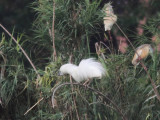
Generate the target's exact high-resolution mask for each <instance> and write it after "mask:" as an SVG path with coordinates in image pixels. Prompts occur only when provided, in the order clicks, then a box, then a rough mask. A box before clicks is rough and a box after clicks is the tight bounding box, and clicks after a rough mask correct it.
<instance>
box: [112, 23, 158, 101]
mask: <svg viewBox="0 0 160 120" xmlns="http://www.w3.org/2000/svg"><path fill="white" fill-rule="evenodd" d="M115 24H116V25H117V27H118V29H119V30H120V31H121V32H122V34H123V35H124V36H125V38H126V39H127V40H128V42H129V43H130V45H131V46H132V48H133V49H134V51H135V52H136V54H137V56H138V59H139V61H140V64H141V66H142V67H143V69H144V70H145V72H146V73H147V75H148V77H149V79H150V81H151V84H152V87H153V90H154V93H155V95H156V97H157V99H158V100H159V102H160V95H159V92H158V90H157V86H156V84H155V82H154V81H153V80H152V78H151V76H150V74H149V72H148V70H147V67H146V66H145V65H144V63H143V61H142V60H141V57H140V56H139V54H138V53H137V51H136V49H135V47H134V46H133V44H132V43H131V41H130V40H129V38H128V37H127V35H126V34H125V33H124V32H123V30H122V29H121V28H120V27H119V25H118V24H117V23H115Z"/></svg>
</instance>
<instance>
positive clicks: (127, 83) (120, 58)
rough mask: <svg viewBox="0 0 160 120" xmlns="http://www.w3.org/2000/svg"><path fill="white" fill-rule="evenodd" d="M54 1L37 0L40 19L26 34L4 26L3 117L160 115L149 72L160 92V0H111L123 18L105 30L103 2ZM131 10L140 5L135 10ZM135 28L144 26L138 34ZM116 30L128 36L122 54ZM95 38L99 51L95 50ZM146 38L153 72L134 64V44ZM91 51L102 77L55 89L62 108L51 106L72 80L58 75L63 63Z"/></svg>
mask: <svg viewBox="0 0 160 120" xmlns="http://www.w3.org/2000/svg"><path fill="white" fill-rule="evenodd" d="M54 1H55V2H54V3H55V4H54V3H53V1H51V0H38V1H35V2H33V3H32V4H31V5H30V9H32V10H34V12H35V13H36V15H35V16H36V19H35V20H34V22H33V23H32V27H31V28H29V29H28V32H26V33H17V32H15V29H13V30H12V31H10V32H11V33H12V35H13V36H14V37H15V38H16V42H15V39H14V38H13V36H8V33H6V32H5V30H3V29H2V30H1V31H3V32H2V33H1V42H0V59H1V61H0V63H1V66H0V100H1V101H0V103H1V105H0V119H2V120H7V119H11V120H19V119H20V120H25V119H26V120H120V119H123V120H158V119H160V105H159V103H160V101H159V100H158V99H157V97H156V96H155V93H154V91H153V86H152V84H151V82H150V78H149V76H151V79H152V80H153V81H154V82H155V84H156V85H157V90H158V91H159V92H160V90H159V83H160V62H159V60H160V55H159V49H158V45H159V42H160V25H159V24H160V13H159V11H158V8H159V7H160V6H158V3H159V1H158V0H154V1H150V2H148V3H147V2H145V4H144V3H143V2H141V1H139V0H136V1H131V3H129V2H124V1H119V2H118V3H114V2H113V9H114V10H115V14H116V15H117V16H118V21H117V23H116V24H115V25H114V26H113V29H112V30H111V34H110V33H109V32H105V31H104V26H103V17H104V12H103V6H104V4H105V3H106V2H104V1H101V0H94V1H92V0H76V2H75V1H74V0H54ZM123 2H124V4H122V3H123ZM132 3H134V4H133V5H132V7H130V6H131V4H132ZM114 5H115V6H114ZM135 6H137V8H135ZM133 8H134V9H136V10H131V9H133ZM127 10H128V11H127ZM53 13H54V14H55V16H53ZM129 18H130V19H129ZM143 18H145V19H147V20H146V23H145V24H141V25H142V26H139V23H138V22H139V21H140V20H141V19H143ZM119 26H120V27H119ZM137 27H140V28H141V30H143V32H141V33H139V32H137V31H136V28H137ZM1 28H2V26H1ZM21 29H22V28H21ZM21 29H20V30H21ZM136 32H137V33H136ZM110 35H111V36H110ZM117 36H123V37H124V38H125V39H126V44H127V43H128V48H127V49H126V51H125V52H123V53H121V50H120V49H119V47H118V45H119V43H118V42H116V38H117ZM129 39H131V41H132V44H131V43H130V40H129ZM153 40H154V42H153ZM96 42H97V43H96ZM95 43H96V47H97V48H99V49H95V47H94V46H95ZM146 43H147V44H152V45H153V46H154V47H155V51H156V52H155V53H154V54H153V56H149V57H147V59H145V60H144V61H143V63H144V65H145V66H146V67H147V72H148V73H149V75H147V73H146V69H145V70H144V66H141V65H138V66H137V67H134V66H133V65H132V64H131V61H132V57H133V55H134V53H135V51H134V48H133V47H132V45H133V46H134V47H138V46H139V45H141V44H146ZM21 46H22V47H21ZM23 50H25V51H23ZM55 50H56V51H55ZM26 55H28V56H29V58H30V59H31V61H29V60H30V59H29V58H27V57H26ZM89 57H95V58H97V59H98V60H99V61H101V62H102V63H103V65H104V67H105V69H106V71H107V75H106V76H105V77H104V78H103V79H101V80H97V79H94V80H93V82H92V83H91V84H90V86H89V87H85V86H82V85H81V84H75V85H64V86H63V87H61V88H59V89H58V90H57V91H56V94H55V101H56V102H57V106H55V107H54V108H53V107H52V102H51V97H52V92H53V90H54V89H55V88H56V87H57V86H58V85H60V84H63V83H65V82H75V81H74V80H73V81H72V79H71V78H70V77H69V76H63V77H60V76H58V75H57V73H58V70H59V68H60V66H61V65H62V64H65V63H67V62H69V61H70V62H72V63H74V64H78V63H79V62H80V61H81V60H82V59H84V58H89ZM34 105H35V106H34ZM32 106H34V107H33V108H32ZM30 108H31V109H30ZM27 110H28V111H27Z"/></svg>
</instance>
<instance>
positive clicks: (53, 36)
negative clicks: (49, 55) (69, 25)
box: [52, 0, 57, 61]
mask: <svg viewBox="0 0 160 120" xmlns="http://www.w3.org/2000/svg"><path fill="white" fill-rule="evenodd" d="M54 23H55V0H53V21H52V40H53V57H54V60H55V61H56V60H57V53H56V47H55V34H54V33H55V32H54Z"/></svg>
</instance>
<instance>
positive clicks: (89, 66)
mask: <svg viewBox="0 0 160 120" xmlns="http://www.w3.org/2000/svg"><path fill="white" fill-rule="evenodd" d="M60 74H61V75H63V74H70V75H71V76H72V77H73V79H74V80H75V81H77V82H81V81H84V80H88V79H90V78H99V79H101V78H102V76H104V75H105V74H106V71H105V69H104V67H103V66H102V64H101V63H100V62H98V61H96V60H95V59H94V58H89V59H83V60H82V61H81V62H80V63H79V66H76V65H74V64H71V63H68V64H64V65H62V66H61V68H60Z"/></svg>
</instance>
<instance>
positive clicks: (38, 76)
mask: <svg viewBox="0 0 160 120" xmlns="http://www.w3.org/2000/svg"><path fill="white" fill-rule="evenodd" d="M0 26H1V28H2V29H3V30H4V31H5V32H6V33H7V34H8V35H9V36H10V37H11V38H12V39H13V41H14V42H15V43H16V44H17V45H18V47H19V48H20V49H21V51H22V52H23V54H24V55H25V57H26V58H27V59H28V61H29V63H30V64H31V66H32V67H33V69H34V71H35V72H36V74H37V80H36V87H38V78H40V75H39V73H38V71H37V69H36V67H35V65H34V64H33V62H32V61H31V59H30V58H29V56H28V55H27V53H26V52H25V51H24V49H23V48H22V47H21V45H20V44H19V43H18V42H17V40H16V39H15V38H14V37H13V35H11V33H10V32H9V31H8V30H7V29H6V28H5V27H4V26H3V25H2V24H0Z"/></svg>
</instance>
